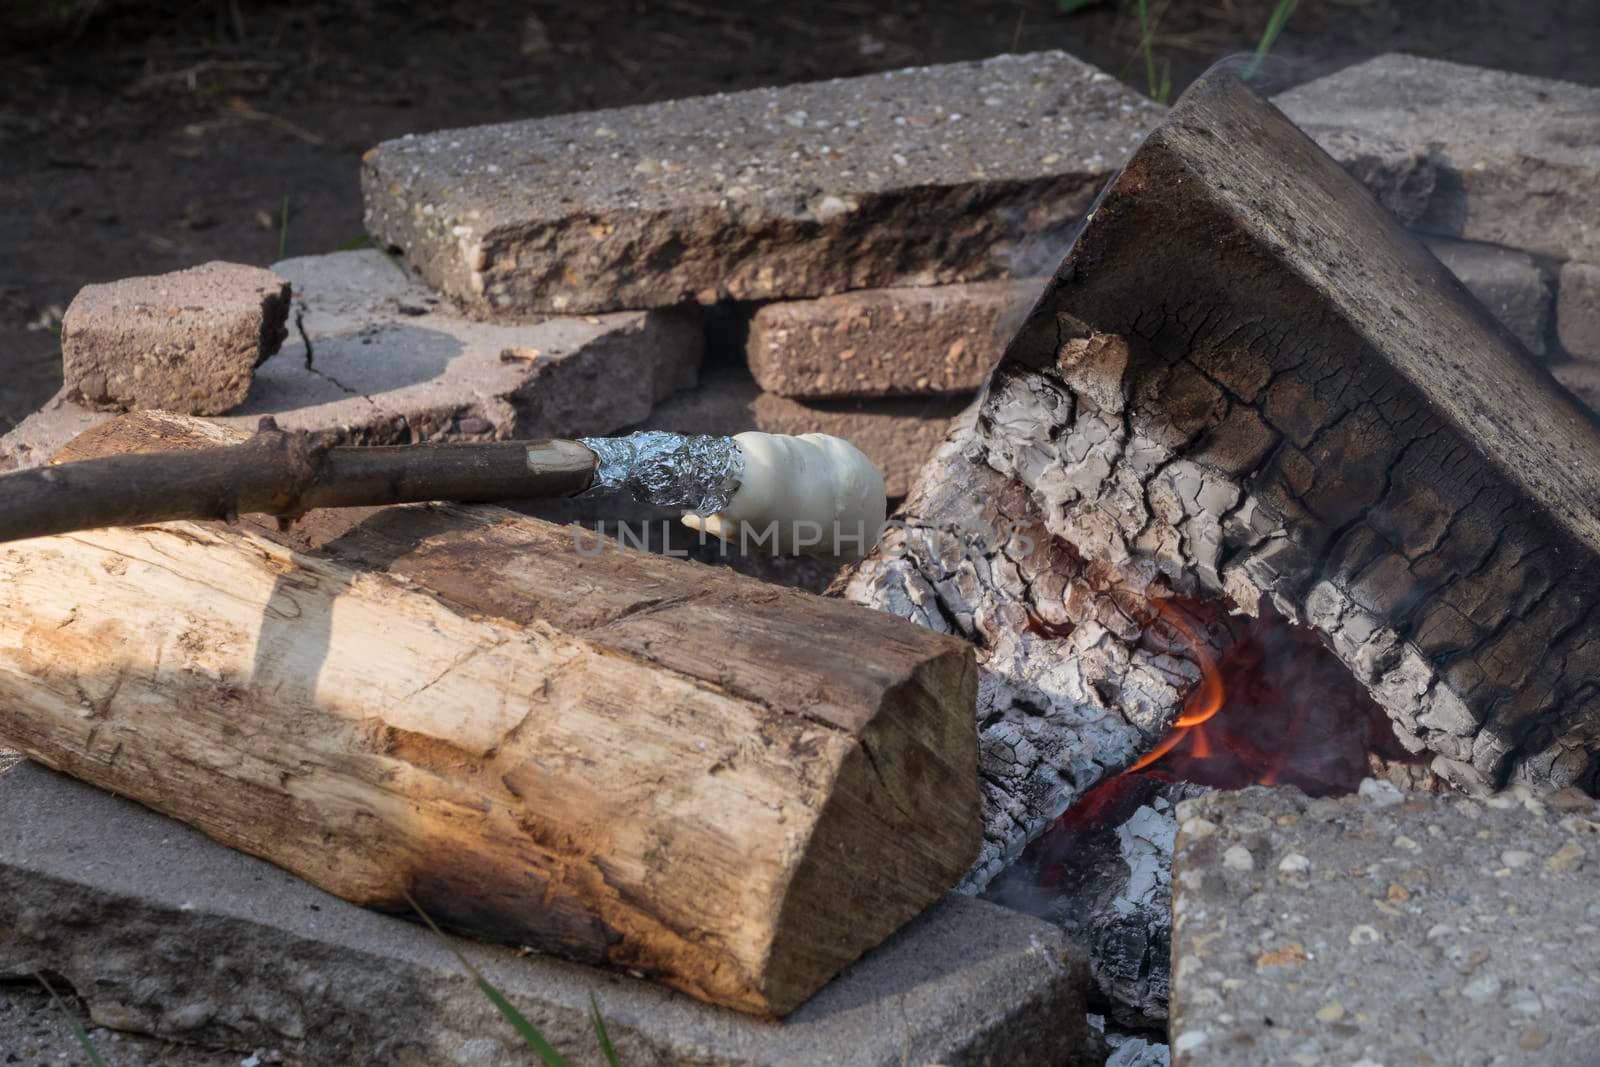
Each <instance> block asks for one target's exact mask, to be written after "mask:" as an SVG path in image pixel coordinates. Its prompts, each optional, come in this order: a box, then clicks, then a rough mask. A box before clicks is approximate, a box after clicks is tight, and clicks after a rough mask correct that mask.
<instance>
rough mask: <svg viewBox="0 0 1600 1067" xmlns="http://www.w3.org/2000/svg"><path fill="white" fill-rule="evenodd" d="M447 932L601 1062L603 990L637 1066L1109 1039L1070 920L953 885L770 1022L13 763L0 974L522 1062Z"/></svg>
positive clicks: (1, 841)
mask: <svg viewBox="0 0 1600 1067" xmlns="http://www.w3.org/2000/svg"><path fill="white" fill-rule="evenodd" d="M452 945H453V946H454V947H456V948H460V949H461V950H462V951H464V952H466V953H467V954H468V955H469V957H470V958H471V959H472V960H473V961H474V963H475V964H476V965H477V966H478V967H479V968H480V969H481V970H482V971H483V972H484V973H485V975H486V976H487V977H488V978H489V979H490V981H492V982H493V983H494V984H495V985H496V986H497V987H498V988H499V989H500V990H501V991H502V992H503V993H504V994H505V995H506V996H507V997H508V998H509V999H510V1000H511V1001H512V1002H513V1003H515V1004H516V1005H517V1006H518V1007H519V1008H520V1009H521V1010H522V1011H523V1012H524V1013H525V1014H526V1015H527V1016H528V1017H529V1018H530V1019H531V1020H532V1021H533V1022H534V1023H535V1024H536V1025H538V1026H540V1027H541V1028H543V1030H544V1032H545V1034H546V1036H548V1037H549V1038H550V1040H551V1042H552V1043H553V1044H554V1045H556V1047H558V1048H560V1049H562V1050H564V1051H566V1052H567V1053H568V1055H569V1056H571V1057H572V1059H573V1061H574V1062H575V1063H577V1064H585V1065H587V1064H598V1063H599V1062H601V1061H600V1057H599V1055H598V1053H597V1052H596V1051H595V1044H594V1038H593V1033H592V1031H591V1030H590V1026H589V1021H588V1012H589V1005H590V997H591V995H592V996H593V997H594V998H595V1000H596V1001H597V1002H598V1003H599V1006H600V1008H601V1011H602V1012H603V1014H604V1016H605V1019H606V1022H607V1026H608V1029H609V1031H610V1034H611V1036H612V1038H613V1040H614V1041H615V1042H616V1045H617V1049H618V1052H619V1053H620V1055H621V1058H622V1061H623V1062H624V1063H627V1064H629V1065H630V1067H641V1065H647V1064H684V1065H688V1064H694V1065H697V1067H713V1065H723V1064H727V1065H732V1064H741V1065H742V1064H752V1065H753V1064H763V1065H767V1064H770V1065H779V1064H783V1065H793V1064H802V1063H803V1064H817V1065H823V1064H838V1065H845V1064H850V1065H854V1064H862V1065H867V1064H870V1065H882V1067H891V1065H892V1067H901V1065H903V1064H905V1063H912V1064H931V1063H945V1064H982V1063H991V1064H1002V1063H1003V1064H1008V1065H1011V1064H1014V1065H1018V1067H1028V1065H1039V1067H1047V1065H1048V1067H1056V1065H1060V1064H1071V1063H1077V1062H1087V1059H1086V1058H1087V1057H1089V1056H1091V1055H1093V1054H1094V1053H1095V1052H1096V1051H1097V1050H1098V1042H1097V1041H1095V1040H1093V1039H1091V1038H1090V1037H1089V1035H1088V1027H1087V1022H1086V1016H1085V1008H1084V1000H1083V997H1084V987H1085V983H1086V982H1087V969H1086V966H1085V964H1084V962H1083V960H1082V958H1081V957H1080V956H1078V955H1077V954H1076V953H1075V950H1074V949H1072V947H1071V946H1070V945H1069V944H1068V942H1067V941H1066V939H1065V938H1064V936H1063V935H1062V934H1061V932H1060V931H1058V930H1056V929H1055V928H1054V927H1052V926H1050V925H1049V924H1048V923H1044V922H1041V921H1039V920H1037V919H1033V918H1030V917H1028V916H1024V915H1020V914H1017V913H1015V912H1009V911H1006V910H1005V909H1003V908H997V907H994V906H992V905H989V904H986V903H984V902H982V901H977V900H973V899H971V898H967V897H960V896H955V895H952V896H951V897H950V898H948V899H946V900H945V901H944V902H942V903H941V904H939V905H937V906H935V907H934V908H933V909H931V910H930V911H929V912H928V913H927V914H926V915H924V916H923V917H922V918H920V919H918V920H916V921H915V922H913V923H912V924H911V925H910V926H908V927H906V928H905V929H904V930H903V931H901V932H900V933H898V934H896V935H895V937H894V938H892V939H891V940H890V941H889V942H888V943H886V944H885V945H883V946H882V947H880V948H879V949H877V950H876V951H874V952H873V953H871V954H870V955H869V956H867V957H866V958H864V959H863V960H862V961H861V962H859V963H858V964H856V965H855V966H854V967H852V968H850V969H849V970H848V971H847V972H845V974H844V975H842V976H841V977H840V978H838V979H836V980H835V981H834V982H833V983H831V984H830V985H829V986H828V987H827V988H826V989H824V990H823V991H822V992H821V993H820V994H818V995H817V996H816V997H814V998H813V999H812V1000H811V1001H810V1002H809V1003H807V1004H806V1005H805V1006H804V1007H802V1008H801V1009H800V1010H799V1011H798V1012H796V1013H795V1014H794V1015H792V1016H790V1018H789V1019H788V1020H787V1021H785V1022H783V1023H771V1022H763V1021H760V1020H757V1019H753V1018H751V1017H749V1016H743V1015H739V1014H738V1013H735V1012H730V1011H725V1010H722V1009H718V1008H711V1007H708V1006H706V1005H704V1004H700V1003H699V1002H696V1001H693V1000H690V999H689V998H687V997H683V996H681V995H678V994H675V993H672V992H670V991H667V990H665V989H662V988H659V987H657V986H654V985H651V984H648V983H646V982H643V981H638V980H635V979H630V978H626V977H622V976H618V975H614V974H607V973H603V972H600V971H595V970H592V969H588V968H584V967H580V966H576V965H573V964H566V963H560V962H556V961H552V960H547V959H543V958H540V957H536V956H525V955H519V954H518V953H516V952H514V951H510V950H504V949H498V948H493V947H490V946H483V945H477V944H472V943H467V942H461V941H452V942H451V943H449V944H447V943H446V942H444V941H442V940H440V939H437V938H435V937H434V936H433V935H432V934H430V933H428V932H427V931H426V930H425V929H424V928H422V927H421V926H418V925H416V924H413V923H409V922H405V921H402V920H400V919H396V918H391V917H388V916H383V915H379V914H376V913H374V912H369V911H365V910H363V909H360V908H357V907H354V906H351V905H348V904H345V903H343V902H342V901H339V900H337V899H335V898H333V897H330V896H328V895H327V894H325V893H322V892H320V891H319V890H316V889H314V888H312V887H311V886H309V885H307V884H306V883H304V882H301V881H300V880H299V879H296V878H294V877H292V876H291V875H289V874H287V873H285V872H283V871H280V870H278V869H277V868H274V867H272V866H270V865H268V864H266V863H263V862H261V861H259V860H256V859H253V858H251V857H249V856H246V855H244V854H242V853H239V852H234V851H232V850H230V849H227V848H224V847H222V846H220V845H217V844H215V843H213V842H211V841H209V840H207V839H206V838H204V837H202V836H201V835H200V834H199V833H197V832H195V831H193V830H191V829H189V828H187V827H184V826H181V825H179V824H178V823H175V822H172V821H171V820H168V819H166V818H164V817H162V816H160V815H157V814H155V813H153V812H150V811H148V810H146V809H144V808H141V807H139V806H137V805H135V804H131V803H129V802H127V801H124V800H120V799H118V798H116V797H113V796H111V795H109V794H105V793H101V792H99V791H97V790H95V789H92V788H90V787H89V786H86V785H83V784H81V783H77V782H74V781H72V780H70V779H67V778H64V777H61V776H58V775H55V774H53V773H51V772H49V771H46V770H44V769H42V768H40V767H37V766H35V765H33V764H27V763H25V764H22V765H21V766H18V767H15V768H13V769H12V770H10V771H8V772H5V773H4V774H3V775H0V978H3V977H7V976H14V975H18V974H26V973H29V972H31V971H34V970H40V969H48V970H51V971H55V972H59V973H60V974H61V975H63V976H64V977H65V978H66V979H68V980H69V981H70V982H71V983H72V984H73V986H74V987H75V988H76V989H77V990H78V991H79V992H80V993H82V994H83V995H84V996H85V998H86V999H87V1001H88V1003H89V1007H90V1010H91V1012H92V1015H93V1018H94V1020H95V1022H96V1023H98V1024H99V1025H103V1026H113V1027H117V1028H121V1029H132V1030H139V1031H143V1032H147V1033H155V1034H159V1035H163V1036H168V1037H174V1038H182V1039H185V1040H191V1041H199V1042H204V1043H209V1044H213V1045H219V1046H225V1047H233V1048H238V1049H241V1050H248V1049H252V1048H256V1047H263V1046H266V1047H270V1048H272V1049H276V1050H279V1051H282V1052H283V1053H285V1054H287V1055H294V1056H299V1057H302V1058H303V1059H304V1060H305V1061H306V1062H309V1063H328V1064H332V1063H395V1064H402V1065H407V1067H425V1065H427V1067H431V1065H439V1064H449V1065H457V1064H459V1065H473V1067H500V1065H506V1067H509V1065H512V1064H526V1063H527V1062H529V1060H528V1053H527V1050H526V1049H521V1050H518V1049H517V1047H516V1044H515V1036H514V1035H513V1034H512V1033H511V1032H510V1031H509V1029H508V1028H507V1027H506V1025H505V1024H504V1023H503V1022H502V1021H501V1020H500V1019H499V1018H498V1016H497V1014H496V1012H495V1009H494V1008H493V1007H492V1005H490V1003H489V1002H488V1001H487V1000H486V999H485V998H484V997H483V995H482V994H481V993H480V992H479V991H478V990H477V989H476V988H475V987H474V985H473V983H472V982H471V981H470V979H469V978H468V976H467V975H466V974H465V973H464V971H463V968H462V966H461V964H460V963H459V962H458V961H457V959H456V958H455V957H454V956H453V955H452V954H451V951H450V949H451V947H452ZM1101 1055H1102V1056H1103V1053H1101ZM1093 1062H1099V1060H1094V1061H1093Z"/></svg>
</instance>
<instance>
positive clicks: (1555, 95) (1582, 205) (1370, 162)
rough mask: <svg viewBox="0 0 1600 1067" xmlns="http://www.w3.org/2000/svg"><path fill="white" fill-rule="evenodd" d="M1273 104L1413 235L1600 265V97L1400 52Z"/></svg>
mask: <svg viewBox="0 0 1600 1067" xmlns="http://www.w3.org/2000/svg"><path fill="white" fill-rule="evenodd" d="M1273 102H1274V103H1275V104H1277V105H1278V107H1280V108H1281V109H1282V110H1283V111H1284V113H1285V114H1287V115H1288V116H1289V117H1290V118H1291V119H1293V120H1294V121H1295V122H1296V123H1297V124H1299V125H1300V127H1301V128H1302V129H1304V130H1305V131H1306V132H1307V133H1309V134H1310V135H1311V136H1312V137H1313V138H1315V139H1316V141H1317V143H1318V144H1320V145H1321V146H1322V147H1323V148H1324V149H1326V150H1327V151H1328V152H1329V153H1330V154H1331V155H1332V156H1333V157H1334V158H1335V159H1337V160H1339V161H1340V162H1341V163H1343V164H1344V165H1345V167H1346V168H1348V169H1349V170H1351V171H1352V172H1353V173H1355V174H1356V175H1357V177H1359V178H1361V179H1362V180H1363V181H1364V182H1365V183H1366V184H1367V186H1368V188H1370V189H1372V191H1373V192H1374V193H1376V194H1377V195H1378V197H1379V199H1380V200H1382V201H1383V202H1384V203H1385V204H1386V205H1387V206H1388V207H1389V208H1390V209H1391V210H1393V211H1395V213H1396V214H1398V215H1399V216H1400V218H1401V219H1402V220H1403V221H1405V222H1406V223H1407V224H1408V225H1412V226H1415V227H1417V228H1419V229H1422V230H1425V231H1427V232H1429V233H1434V234H1440V235H1443V236H1446V237H1463V238H1467V239H1469V240H1474V241H1487V242H1489V243H1491V244H1498V245H1506V246H1508V247H1511V248H1523V249H1527V250H1528V251H1531V252H1539V253H1542V254H1545V255H1549V256H1553V257H1555V258H1556V259H1563V260H1564V259H1582V260H1587V261H1589V262H1591V263H1593V262H1600V89H1596V88H1593V87H1590V86H1585V85H1575V84H1573V83H1571V82H1561V81H1551V80H1549V79H1545V78H1532V77H1528V76H1527V75H1523V74H1508V73H1506V72H1504V71H1498V70H1486V69H1484V68H1482V67H1469V66H1465V65H1463V64H1459V63H1445V62H1441V61H1439V60H1434V59H1419V58H1417V57H1415V56H1407V55H1400V54H1394V53H1391V54H1389V55H1384V56H1379V57H1378V58H1377V59H1372V60H1369V61H1367V62H1365V63H1359V64H1357V65H1355V66H1352V67H1348V68H1346V69H1345V70H1342V71H1339V72H1338V73H1337V74H1332V75H1329V76H1328V77H1326V78H1319V79H1317V80H1316V81H1312V82H1307V83H1306V84H1304V85H1301V86H1297V87H1296V88H1294V89H1291V90H1289V91H1288V92H1286V93H1283V94H1281V95H1279V96H1277V97H1275V98H1274V100H1273Z"/></svg>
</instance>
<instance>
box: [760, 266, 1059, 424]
mask: <svg viewBox="0 0 1600 1067" xmlns="http://www.w3.org/2000/svg"><path fill="white" fill-rule="evenodd" d="M1043 288H1044V283H1043V281H1017V282H973V283H969V284H966V285H936V286H928V287H925V288H914V289H861V290H857V291H855V292H850V293H840V294H838V295H836V296H824V297H818V298H817V299H815V300H790V301H781V302H779V303H774V304H768V305H766V306H765V307H763V308H761V309H760V310H759V311H757V312H756V313H755V315H754V317H753V318H752V319H751V320H750V339H749V344H748V346H747V351H748V355H749V361H750V370H751V373H753V374H754V375H755V379H756V382H757V384H759V385H760V386H761V388H763V389H765V390H766V391H767V392H769V393H776V394H778V395H779V396H788V397H797V398H808V397H822V398H827V397H873V396H928V395H932V394H937V393H972V392H976V391H977V389H978V388H979V387H980V386H981V385H983V383H984V382H985V381H987V380H988V378H989V371H990V369H992V368H993V367H994V365H995V364H996V363H998V362H999V361H1000V353H1001V352H1002V351H1004V349H1005V346H1006V342H1007V341H1009V340H1010V339H1011V334H1012V333H1014V332H1015V331H1016V328H1017V327H1018V326H1020V325H1022V319H1023V316H1024V315H1026V314H1027V313H1028V308H1029V307H1030V306H1032V304H1033V301H1034V299H1035V298H1037V297H1038V295H1039V293H1040V291H1041V290H1042V289H1043Z"/></svg>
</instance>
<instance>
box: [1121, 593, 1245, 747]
mask: <svg viewBox="0 0 1600 1067" xmlns="http://www.w3.org/2000/svg"><path fill="white" fill-rule="evenodd" d="M1154 604H1155V609H1156V614H1157V615H1159V616H1161V618H1162V620H1163V621H1165V622H1166V624H1167V625H1168V626H1171V627H1172V628H1173V629H1174V630H1176V631H1178V634H1179V636H1181V637H1182V638H1183V639H1184V640H1185V641H1187V642H1188V644H1189V651H1190V654H1191V655H1193V656H1194V658H1195V662H1197V663H1198V664H1199V665H1200V685H1199V687H1198V688H1197V689H1195V690H1194V692H1192V693H1190V694H1189V696H1188V698H1187V699H1185V700H1184V702H1183V711H1182V712H1181V713H1180V714H1179V715H1178V721H1177V722H1176V723H1174V724H1173V728H1172V732H1171V733H1169V734H1167V736H1166V737H1164V738H1162V739H1161V743H1160V744H1158V745H1156V747H1155V748H1153V749H1151V750H1150V751H1149V752H1146V753H1145V754H1144V755H1143V756H1142V757H1141V758H1140V759H1139V762H1137V763H1135V764H1134V765H1133V766H1132V767H1129V768H1128V769H1127V770H1126V771H1124V772H1123V773H1124V774H1132V773H1133V772H1134V771H1137V770H1140V769H1142V768H1144V767H1148V766H1150V764H1152V763H1154V762H1156V760H1159V759H1160V758H1161V757H1162V756H1165V755H1166V754H1167V753H1168V752H1171V751H1172V750H1173V749H1174V748H1177V747H1178V745H1179V744H1180V743H1182V742H1183V741H1184V739H1185V738H1189V737H1191V736H1192V737H1193V743H1192V744H1191V745H1190V747H1189V754H1190V755H1192V756H1194V757H1195V758H1197V759H1205V758H1206V757H1207V756H1209V755H1211V740H1210V738H1208V737H1207V736H1206V732H1205V729H1204V726H1205V723H1206V721H1207V720H1209V719H1210V718H1211V717H1212V716H1214V715H1216V713H1217V712H1219V711H1221V710H1222V704H1223V701H1224V700H1225V699H1226V693H1225V692H1224V691H1223V687H1222V671H1221V670H1219V669H1218V667H1217V661H1216V658H1215V657H1214V656H1212V655H1211V645H1210V643H1209V642H1208V641H1206V640H1205V639H1204V638H1203V637H1201V636H1200V635H1199V634H1198V633H1196V632H1195V630H1194V627H1192V626H1191V625H1189V620H1188V619H1187V618H1185V617H1184V616H1183V614H1182V613H1181V612H1179V611H1178V609H1177V608H1175V607H1173V606H1172V605H1170V604H1168V603H1167V602H1166V601H1165V600H1156V601H1154Z"/></svg>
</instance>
